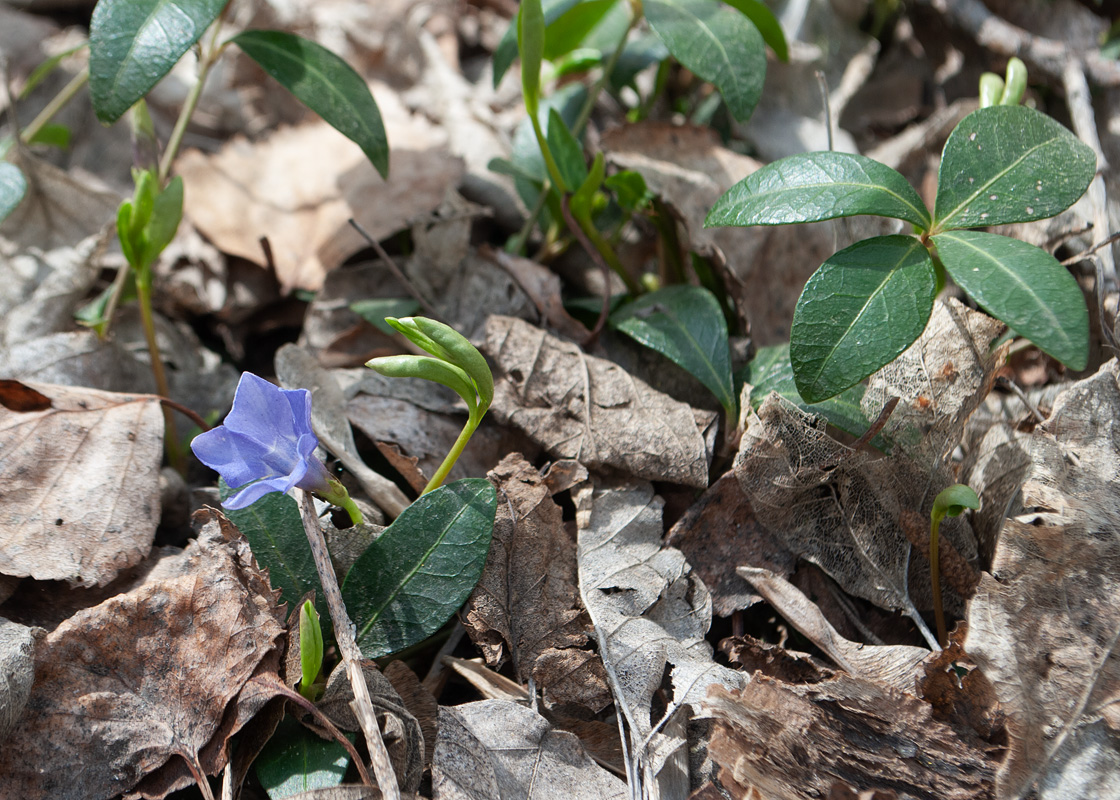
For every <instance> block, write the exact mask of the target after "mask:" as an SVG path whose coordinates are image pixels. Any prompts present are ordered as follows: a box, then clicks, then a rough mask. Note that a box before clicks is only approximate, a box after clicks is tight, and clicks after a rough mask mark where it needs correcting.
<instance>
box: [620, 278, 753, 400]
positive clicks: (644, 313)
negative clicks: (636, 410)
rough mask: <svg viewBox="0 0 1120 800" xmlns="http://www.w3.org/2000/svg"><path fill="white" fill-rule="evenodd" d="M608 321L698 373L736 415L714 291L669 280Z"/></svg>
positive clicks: (723, 325)
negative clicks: (669, 281) (664, 285)
mask: <svg viewBox="0 0 1120 800" xmlns="http://www.w3.org/2000/svg"><path fill="white" fill-rule="evenodd" d="M610 321H611V325H612V326H614V327H616V328H618V329H619V330H620V331H622V332H623V333H625V334H626V335H627V336H629V337H630V338H632V339H635V340H637V341H639V342H641V343H642V344H644V345H645V346H646V347H648V348H650V349H652V350H656V351H657V352H658V353H661V354H662V355H663V356H665V357H666V358H668V359H669V360H671V361H672V362H673V363H675V364H676V365H677V366H679V367H681V368H683V369H685V370H687V371H688V372H689V373H691V374H692V375H693V376H695V377H696V379H697V380H699V381H700V382H701V383H702V384H704V385H705V386H707V387H708V390H709V391H711V393H712V394H714V395H715V396H716V399H717V400H719V404H720V405H721V406H723V407H724V408H725V409H726V410H727V413H728V414H731V415H732V416H734V414H735V412H736V410H737V409H738V405H739V404H738V402H737V401H736V398H735V387H734V384H733V382H732V378H731V348H730V345H729V344H728V340H727V320H726V319H725V318H724V316H723V311H722V310H721V309H720V307H719V301H717V300H716V298H715V296H713V295H712V293H711V292H709V291H708V290H707V289H704V288H702V287H700V286H669V287H667V288H665V289H660V290H658V291H656V292H651V293H649V294H645V295H642V296H641V297H640V298H638V299H637V300H635V301H634V302H632V303H627V304H626V305H625V306H623V307H622V308H621V309H619V310H618V311H616V312H615V313H614V314H612V315H611V319H610Z"/></svg>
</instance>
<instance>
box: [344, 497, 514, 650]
mask: <svg viewBox="0 0 1120 800" xmlns="http://www.w3.org/2000/svg"><path fill="white" fill-rule="evenodd" d="M497 507H498V498H497V493H496V492H495V491H494V487H493V486H491V485H490V482H489V481H486V480H484V479H482V478H468V479H466V480H461V481H456V482H455V483H452V484H449V485H447V486H442V487H440V488H439V489H436V490H435V491H432V492H428V494H426V495H423V496H422V497H420V498H419V499H418V500H417V501H416V502H415V503H413V504H412V505H410V506H409V507H408V508H406V509H405V510H404V513H402V514H401V515H400V516H399V517H397V519H396V520H394V522H393V524H392V525H390V526H389V527H388V528H386V529H385V531H384V533H382V534H381V536H379V537H378V538H377V540H376V541H375V542H374V543H373V544H372V545H370V546H369V548H368V549H367V550H366V552H364V553H363V554H362V555H361V557H360V558H359V559H358V560H357V562H356V563H355V564H354V566H353V567H352V568H351V569H350V572H349V574H348V575H347V576H346V580H345V582H344V583H343V585H342V598H343V600H344V601H345V602H346V608H347V609H348V610H349V611H350V616H351V618H352V619H353V620H354V622H355V623H356V624H357V627H358V633H357V640H358V646H359V647H360V648H361V650H362V655H364V656H365V657H366V658H380V657H381V656H384V655H388V654H390V653H395V652H397V651H398V650H402V649H404V648H406V647H408V646H410V645H413V644H416V643H417V642H420V641H423V640H424V639H426V638H427V637H429V636H431V635H432V634H433V633H435V632H436V631H437V630H439V629H440V627H441V626H442V625H443V624H444V623H445V622H447V620H448V619H450V618H451V615H452V614H454V613H455V612H456V611H458V610H459V608H460V606H462V605H463V603H464V602H465V601H466V599H467V597H469V596H470V593H471V592H472V591H473V590H474V587H475V584H476V583H478V578H479V576H480V575H481V574H482V566H483V564H485V563H486V555H487V553H489V552H490V536H491V533H492V532H493V528H494V514H495V512H496V511H497Z"/></svg>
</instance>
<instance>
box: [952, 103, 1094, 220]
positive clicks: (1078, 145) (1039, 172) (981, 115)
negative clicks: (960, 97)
mask: <svg viewBox="0 0 1120 800" xmlns="http://www.w3.org/2000/svg"><path fill="white" fill-rule="evenodd" d="M1096 169H1097V158H1096V156H1095V155H1094V154H1093V151H1092V150H1091V149H1090V148H1089V147H1088V146H1087V145H1085V144H1084V143H1082V142H1081V141H1080V140H1079V139H1078V138H1077V137H1076V136H1074V135H1073V134H1072V133H1070V132H1069V131H1068V130H1066V129H1065V128H1064V127H1062V125H1060V124H1059V123H1057V122H1055V121H1054V120H1052V119H1050V117H1048V116H1046V115H1045V114H1042V113H1040V112H1038V111H1035V110H1033V109H1030V108H1025V107H1023V106H991V107H989V108H981V109H978V110H976V111H973V112H972V113H971V114H969V115H968V116H967V117H965V118H964V119H963V120H961V122H960V124H959V125H957V127H956V128H954V129H953V132H952V133H951V134H949V139H948V141H946V142H945V149H944V150H943V151H942V153H941V169H940V171H939V172H938V175H937V202H936V211H935V214H934V220H935V222H934V226H935V228H936V229H937V230H948V229H950V228H976V227H979V226H982V225H1006V224H1008V223H1011V222H1029V221H1030V220H1035V219H1046V218H1047V217H1052V216H1054V215H1055V214H1057V213H1059V212H1060V211H1064V210H1065V209H1067V208H1069V207H1070V206H1071V205H1073V204H1074V203H1075V202H1077V199H1078V198H1079V197H1081V195H1083V194H1084V193H1085V190H1086V189H1087V188H1088V187H1089V182H1090V181H1092V180H1093V175H1094V174H1096Z"/></svg>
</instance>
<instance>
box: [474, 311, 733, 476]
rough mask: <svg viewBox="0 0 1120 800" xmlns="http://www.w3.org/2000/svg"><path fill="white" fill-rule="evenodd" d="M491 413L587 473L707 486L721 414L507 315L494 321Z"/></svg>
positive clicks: (490, 331) (489, 337)
mask: <svg viewBox="0 0 1120 800" xmlns="http://www.w3.org/2000/svg"><path fill="white" fill-rule="evenodd" d="M484 350H485V352H486V353H487V355H489V356H490V359H491V361H492V362H493V365H494V367H495V370H494V373H495V375H494V377H495V380H496V387H495V391H494V405H493V407H492V410H491V413H492V414H493V415H494V416H495V417H496V418H497V419H498V420H499V421H501V422H503V423H507V424H510V425H513V426H514V427H516V428H517V429H519V430H521V431H524V432H525V434H526V435H527V436H529V437H530V438H532V439H533V440H534V441H536V442H538V443H539V444H540V445H541V446H542V447H544V448H545V449H546V450H547V451H548V453H549V455H551V456H552V457H554V458H571V459H575V460H577V461H579V462H580V463H581V464H583V465H585V466H586V467H587V468H588V469H592V470H595V469H604V468H609V469H615V470H620V471H622V472H625V473H628V474H632V475H635V476H637V477H640V478H646V479H650V480H664V481H669V482H671V483H680V484H684V485H686V486H694V487H700V488H703V487H706V486H707V485H708V466H709V464H710V462H711V458H712V445H713V440H714V436H715V430H716V425H715V422H716V415H715V414H714V413H712V412H709V411H697V410H695V409H692V408H690V407H689V406H687V405H684V404H683V403H679V402H677V401H675V400H673V399H672V398H670V397H668V396H667V395H664V394H661V393H660V392H658V391H657V390H656V389H653V388H651V387H650V386H648V385H646V384H645V383H643V382H642V381H639V380H637V379H636V378H633V377H632V376H630V375H628V374H627V373H626V372H624V371H623V370H622V369H620V368H619V367H618V366H617V365H615V364H613V363H611V362H610V361H604V360H603V359H600V358H595V357H593V356H588V355H586V354H584V353H583V352H582V351H581V350H580V349H579V347H577V346H576V345H574V344H571V343H568V342H565V341H563V340H561V339H558V338H556V337H554V336H551V335H550V334H548V333H545V332H544V331H542V330H540V329H539V328H535V327H534V326H532V325H530V324H529V323H527V322H523V321H521V320H518V319H511V318H508V317H496V316H495V317H490V319H489V320H488V322H487V325H486V344H485V346H484Z"/></svg>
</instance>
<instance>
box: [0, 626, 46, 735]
mask: <svg viewBox="0 0 1120 800" xmlns="http://www.w3.org/2000/svg"><path fill="white" fill-rule="evenodd" d="M36 630H37V629H35V628H29V627H27V626H26V625H20V624H18V623H15V622H12V621H10V620H6V619H4V618H3V617H0V742H3V741H4V739H5V737H7V735H8V731H10V730H11V729H12V728H13V727H14V726H15V724H16V721H17V720H18V719H19V718H20V716H21V715H22V714H23V707H24V706H25V705H26V704H27V698H28V696H29V695H30V694H31V684H32V682H33V681H34V680H35V639H36ZM42 632H43V631H42V630H38V633H39V634H42Z"/></svg>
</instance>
